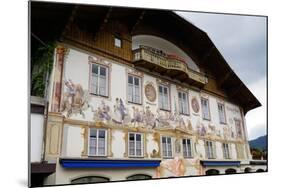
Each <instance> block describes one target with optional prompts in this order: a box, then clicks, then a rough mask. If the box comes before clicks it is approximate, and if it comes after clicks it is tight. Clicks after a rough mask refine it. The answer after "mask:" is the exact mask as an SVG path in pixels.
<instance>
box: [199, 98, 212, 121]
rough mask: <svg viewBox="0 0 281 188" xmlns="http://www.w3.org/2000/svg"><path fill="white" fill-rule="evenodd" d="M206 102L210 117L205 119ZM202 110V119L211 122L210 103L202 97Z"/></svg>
mask: <svg viewBox="0 0 281 188" xmlns="http://www.w3.org/2000/svg"><path fill="white" fill-rule="evenodd" d="M204 100H205V101H206V104H207V112H208V117H205V114H204V107H203V106H204V105H203V101H204ZM201 109H202V118H203V119H204V120H208V121H210V120H211V112H210V101H209V99H207V98H204V97H201Z"/></svg>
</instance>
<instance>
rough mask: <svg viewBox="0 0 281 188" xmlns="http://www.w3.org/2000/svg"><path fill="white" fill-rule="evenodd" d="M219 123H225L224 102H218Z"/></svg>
mask: <svg viewBox="0 0 281 188" xmlns="http://www.w3.org/2000/svg"><path fill="white" fill-rule="evenodd" d="M218 109H219V118H220V123H224V124H226V117H225V110H224V104H221V103H218Z"/></svg>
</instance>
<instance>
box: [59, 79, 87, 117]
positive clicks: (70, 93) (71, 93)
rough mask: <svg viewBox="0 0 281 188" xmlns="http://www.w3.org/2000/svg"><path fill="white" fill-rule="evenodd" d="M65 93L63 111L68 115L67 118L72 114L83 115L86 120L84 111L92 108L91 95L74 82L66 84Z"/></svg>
mask: <svg viewBox="0 0 281 188" xmlns="http://www.w3.org/2000/svg"><path fill="white" fill-rule="evenodd" d="M64 85H65V90H66V91H65V92H64V95H63V100H62V106H61V111H62V112H65V113H66V117H69V116H71V115H72V114H78V113H79V114H81V115H82V116H83V117H84V118H85V114H84V111H85V110H86V109H87V108H89V107H90V105H89V99H90V98H89V94H88V91H87V90H83V88H82V86H81V85H80V84H74V83H73V82H72V80H70V79H69V80H66V81H65V82H64Z"/></svg>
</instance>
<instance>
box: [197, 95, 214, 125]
mask: <svg viewBox="0 0 281 188" xmlns="http://www.w3.org/2000/svg"><path fill="white" fill-rule="evenodd" d="M202 99H203V100H206V101H207V103H208V110H209V119H207V118H204V117H203V108H202ZM200 104H201V111H202V112H201V115H202V119H203V120H206V121H210V122H211V121H212V116H211V110H210V100H209V97H205V96H204V97H203V96H202V95H201V97H200Z"/></svg>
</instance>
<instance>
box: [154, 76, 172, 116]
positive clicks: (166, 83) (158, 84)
mask: <svg viewBox="0 0 281 188" xmlns="http://www.w3.org/2000/svg"><path fill="white" fill-rule="evenodd" d="M156 83H157V84H156V85H157V89H156V92H157V100H158V101H157V104H158V108H159V110H162V111H165V112H171V111H172V110H171V109H172V107H171V106H172V104H171V103H172V101H171V83H169V82H166V81H163V80H160V79H156ZM160 85H162V86H165V87H167V88H168V92H169V96H168V100H169V101H168V102H169V109H167V110H166V109H162V108H160V107H159V86H160Z"/></svg>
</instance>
